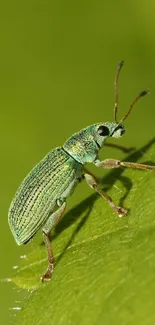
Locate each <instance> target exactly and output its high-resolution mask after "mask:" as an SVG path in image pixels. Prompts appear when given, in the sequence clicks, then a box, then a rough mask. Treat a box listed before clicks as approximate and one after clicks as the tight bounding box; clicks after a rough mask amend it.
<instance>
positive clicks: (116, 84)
mask: <svg viewBox="0 0 155 325" xmlns="http://www.w3.org/2000/svg"><path fill="white" fill-rule="evenodd" d="M123 64H124V61H123V60H122V61H120V62H119V64H118V67H117V71H116V76H115V82H114V91H115V104H114V120H115V122H116V123H117V109H118V80H119V75H120V71H121V69H122V67H123Z"/></svg>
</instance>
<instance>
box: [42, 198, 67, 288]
mask: <svg viewBox="0 0 155 325" xmlns="http://www.w3.org/2000/svg"><path fill="white" fill-rule="evenodd" d="M65 208H66V202H64V203H63V204H62V206H61V207H60V208H59V209H58V210H56V211H55V212H54V213H52V215H51V216H50V217H49V219H48V220H47V222H46V224H45V226H44V228H43V239H44V243H45V246H46V249H47V256H48V268H47V270H46V272H45V274H44V275H43V276H42V277H41V280H42V282H43V281H44V280H50V279H51V274H52V272H53V269H54V256H53V250H52V246H51V242H50V231H51V229H52V228H53V227H54V226H55V225H56V224H57V223H58V222H59V220H60V218H61V217H62V215H63V213H64V211H65Z"/></svg>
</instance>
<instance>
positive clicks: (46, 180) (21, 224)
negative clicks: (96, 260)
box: [8, 61, 155, 281]
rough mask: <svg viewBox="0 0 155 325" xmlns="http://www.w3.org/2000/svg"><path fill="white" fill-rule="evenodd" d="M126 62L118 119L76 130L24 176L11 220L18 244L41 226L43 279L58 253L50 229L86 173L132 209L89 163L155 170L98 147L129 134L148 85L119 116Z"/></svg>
mask: <svg viewBox="0 0 155 325" xmlns="http://www.w3.org/2000/svg"><path fill="white" fill-rule="evenodd" d="M122 66H123V61H121V62H120V63H119V64H118V68H117V72H116V76H115V84H114V85H115V105H114V122H112V123H111V122H106V123H103V122H101V123H97V124H93V125H91V126H88V127H86V128H84V129H82V130H81V131H79V132H77V133H75V134H73V135H72V136H71V137H70V138H69V139H68V140H67V141H66V142H65V144H64V145H63V147H58V148H55V149H53V150H52V151H50V152H49V153H48V154H47V155H46V156H45V158H44V159H43V160H41V161H40V162H39V163H38V164H37V165H36V166H35V167H34V168H33V169H32V170H31V171H30V173H29V174H28V175H27V177H26V178H25V179H24V180H23V182H22V183H21V185H20V187H19V188H18V190H17V192H16V194H15V196H14V198H13V200H12V203H11V205H10V208H9V216H8V221H9V225H10V228H11V231H12V233H13V236H14V238H15V240H16V242H17V244H18V245H21V244H26V243H27V242H28V241H29V240H30V239H31V238H32V237H33V236H34V235H35V234H36V232H37V231H38V230H39V229H40V228H42V231H43V239H44V242H45V245H46V249H47V254H48V268H47V270H46V272H45V274H44V275H43V276H42V278H41V279H42V281H44V280H50V278H51V274H52V272H53V268H54V257H53V252H52V246H51V243H50V231H51V229H52V228H53V227H54V226H55V225H56V224H57V223H58V221H59V220H60V218H61V217H62V215H63V213H64V211H65V208H66V199H67V198H68V197H69V196H70V195H71V193H72V192H73V190H74V189H75V186H76V185H77V184H78V182H79V181H80V180H82V179H83V178H84V179H85V180H86V182H87V183H88V185H89V186H90V187H91V188H92V189H95V190H96V191H97V192H98V193H99V194H100V195H101V196H102V197H103V198H104V199H105V200H106V201H107V202H108V203H109V205H110V206H111V208H112V209H113V210H114V211H115V212H116V213H117V214H118V215H119V216H125V215H126V214H127V210H126V209H124V208H121V207H119V206H117V205H116V204H115V203H114V202H113V201H112V199H111V197H110V196H108V195H107V193H105V192H103V191H102V189H100V188H99V186H98V184H97V181H96V179H95V178H94V176H93V175H91V174H90V173H89V172H88V171H86V169H85V168H84V165H85V164H86V163H94V164H95V166H97V167H102V168H119V167H132V168H140V169H146V170H155V166H150V165H144V164H139V163H132V162H124V161H120V160H115V159H106V160H103V161H100V159H99V157H98V152H99V150H100V149H101V147H103V145H104V144H105V141H106V139H107V138H108V137H114V138H119V137H121V136H122V135H123V134H124V133H125V128H124V126H123V125H122V122H123V121H124V120H125V119H126V118H127V117H128V115H129V114H130V112H131V110H132V108H133V107H134V105H135V103H136V102H137V100H138V99H139V98H141V97H142V96H144V95H146V94H147V93H148V91H147V90H144V91H142V92H141V93H140V95H139V96H137V97H136V98H135V100H134V101H133V102H132V104H131V105H130V107H129V110H128V111H127V113H126V114H125V115H124V117H123V118H122V119H121V120H120V121H119V122H118V121H117V107H118V80H119V74H120V70H121V68H122Z"/></svg>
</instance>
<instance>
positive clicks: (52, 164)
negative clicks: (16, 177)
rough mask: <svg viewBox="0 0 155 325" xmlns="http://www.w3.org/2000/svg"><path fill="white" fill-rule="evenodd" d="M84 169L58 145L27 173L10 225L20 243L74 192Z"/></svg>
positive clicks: (11, 211) (18, 191)
mask: <svg viewBox="0 0 155 325" xmlns="http://www.w3.org/2000/svg"><path fill="white" fill-rule="evenodd" d="M81 169H82V166H81V164H79V163H78V162H76V161H75V160H74V159H73V158H72V157H70V156H69V155H68V154H67V153H66V152H65V151H64V150H63V149H62V148H56V149H54V150H52V151H51V152H50V153H49V154H47V155H46V156H45V158H44V159H43V160H41V161H40V162H39V163H38V164H37V165H36V166H35V167H34V168H33V169H32V171H31V172H30V173H29V174H28V175H27V177H26V178H25V179H24V180H23V182H22V184H21V185H20V187H19V189H18V190H17V192H16V194H15V197H14V199H13V201H12V203H11V206H10V209H9V218H8V220H9V225H10V228H11V230H12V233H13V235H14V237H15V240H16V242H17V244H18V245H21V244H23V243H26V242H27V241H29V239H31V238H32V237H33V236H34V234H35V233H36V232H37V231H38V229H40V228H41V226H42V225H43V224H44V223H45V222H46V220H47V219H48V217H49V215H50V213H52V212H53V210H54V209H55V208H56V206H57V205H59V200H62V201H63V200H64V199H66V197H67V196H68V195H69V194H70V193H71V192H72V190H73V188H74V186H75V185H76V183H77V181H78V179H79V178H80V177H81ZM68 192H69V193H68Z"/></svg>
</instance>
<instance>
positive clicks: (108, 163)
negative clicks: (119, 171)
mask: <svg viewBox="0 0 155 325" xmlns="http://www.w3.org/2000/svg"><path fill="white" fill-rule="evenodd" d="M95 165H96V166H97V167H103V168H119V167H131V168H138V169H145V170H154V171H155V166H151V165H145V164H139V163H133V162H128V161H120V160H117V159H105V160H103V161H100V160H96V161H95Z"/></svg>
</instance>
